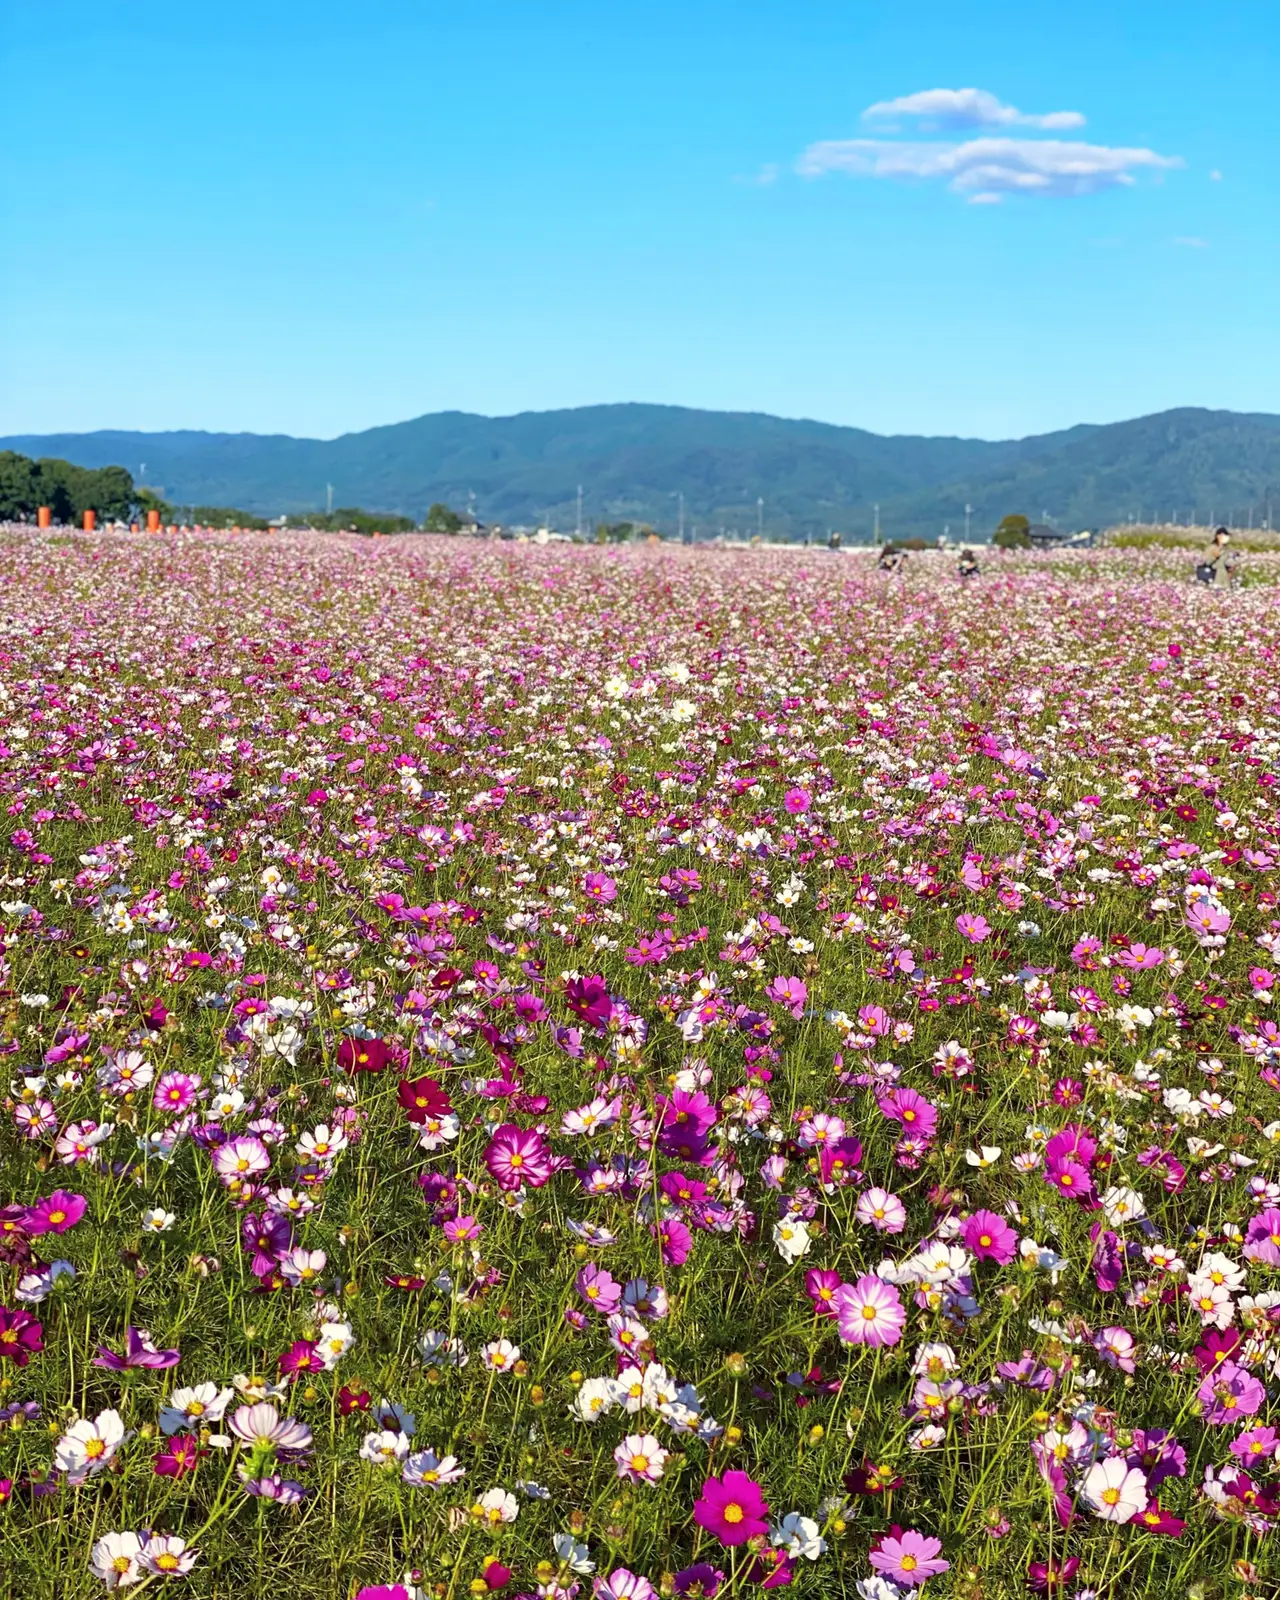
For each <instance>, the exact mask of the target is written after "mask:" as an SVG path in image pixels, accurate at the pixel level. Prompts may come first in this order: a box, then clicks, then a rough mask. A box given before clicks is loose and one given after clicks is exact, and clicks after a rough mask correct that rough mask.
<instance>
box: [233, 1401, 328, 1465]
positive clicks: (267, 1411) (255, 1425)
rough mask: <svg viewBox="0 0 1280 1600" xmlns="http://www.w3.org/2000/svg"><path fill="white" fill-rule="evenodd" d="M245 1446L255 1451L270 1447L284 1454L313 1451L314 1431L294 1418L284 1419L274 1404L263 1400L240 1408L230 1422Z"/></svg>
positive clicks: (234, 1432)
mask: <svg viewBox="0 0 1280 1600" xmlns="http://www.w3.org/2000/svg"><path fill="white" fill-rule="evenodd" d="M227 1426H228V1427H229V1428H230V1430H231V1432H232V1433H233V1434H235V1436H236V1438H237V1439H239V1440H240V1441H241V1443H242V1444H246V1445H248V1446H249V1447H250V1448H251V1449H252V1448H255V1447H257V1448H260V1449H266V1448H267V1447H268V1446H270V1447H271V1448H273V1449H275V1450H278V1451H280V1452H282V1453H283V1454H286V1455H288V1454H296V1453H297V1452H299V1451H302V1450H309V1449H310V1448H311V1429H310V1428H309V1427H307V1425H306V1423H305V1422H298V1421H297V1420H296V1419H295V1418H293V1417H282V1416H281V1415H280V1413H279V1412H278V1411H277V1410H276V1408H275V1407H274V1406H273V1405H268V1404H267V1403H266V1402H265V1401H259V1402H258V1403H257V1404H256V1405H251V1406H240V1407H239V1408H238V1409H237V1410H236V1411H235V1412H234V1413H233V1414H232V1416H231V1418H230V1420H229V1421H228V1423H227Z"/></svg>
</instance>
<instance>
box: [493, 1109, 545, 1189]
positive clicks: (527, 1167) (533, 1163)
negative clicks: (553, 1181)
mask: <svg viewBox="0 0 1280 1600" xmlns="http://www.w3.org/2000/svg"><path fill="white" fill-rule="evenodd" d="M484 1164H485V1166H486V1167H488V1169H489V1172H490V1174H491V1175H492V1177H493V1180H494V1182H495V1183H496V1184H497V1185H498V1187H499V1188H500V1189H505V1190H507V1191H508V1192H509V1193H511V1192H514V1191H515V1190H516V1189H519V1188H520V1186H521V1185H522V1184H526V1183H527V1184H528V1185H529V1186H530V1188H533V1189H540V1188H541V1187H542V1185H543V1184H544V1183H546V1182H547V1180H548V1179H549V1178H550V1177H551V1174H552V1171H553V1168H552V1163H551V1152H550V1151H549V1150H548V1149H547V1145H546V1141H545V1140H544V1139H543V1137H542V1135H541V1134H540V1133H539V1132H538V1131H537V1129H536V1128H521V1127H519V1126H518V1125H517V1124H516V1123H514V1122H504V1123H503V1124H502V1126H501V1127H500V1128H496V1129H495V1130H494V1134H493V1137H492V1138H491V1139H490V1140H489V1143H488V1146H487V1148H486V1149H485V1153H484Z"/></svg>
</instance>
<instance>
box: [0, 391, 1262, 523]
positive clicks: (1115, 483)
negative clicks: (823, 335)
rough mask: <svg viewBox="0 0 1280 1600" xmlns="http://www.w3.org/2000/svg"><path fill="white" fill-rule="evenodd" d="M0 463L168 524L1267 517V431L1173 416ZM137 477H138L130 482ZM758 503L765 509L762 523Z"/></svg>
mask: <svg viewBox="0 0 1280 1600" xmlns="http://www.w3.org/2000/svg"><path fill="white" fill-rule="evenodd" d="M0 449H10V450H16V451H19V452H21V453H22V454H24V455H29V456H58V457H62V458H64V459H66V460H69V461H73V462H75V463H76V464H77V465H79V466H85V467H101V466H107V465H120V466H124V467H127V468H128V470H129V471H130V472H132V473H133V475H134V477H135V479H136V480H138V481H139V482H140V483H147V484H150V485H153V486H156V487H157V488H159V489H162V491H163V494H164V497H165V498H167V499H168V500H170V501H171V502H173V503H174V504H176V505H179V506H181V505H187V504H190V505H229V506H237V507H240V508H242V509H244V510H247V511H254V512H257V513H259V514H261V515H266V516H271V515H278V514H280V513H285V512H287V513H290V514H295V515H296V514H300V513H304V512H306V511H320V510H323V509H324V507H325V504H326V495H327V492H328V486H329V485H332V486H333V504H334V505H342V506H357V505H358V506H364V507H366V508H368V509H369V510H375V511H380V512H397V513H400V514H401V515H408V516H412V517H415V518H418V519H420V518H421V517H422V516H423V515H424V514H425V512H426V510H427V507H428V506H429V505H430V504H432V503H433V502H436V501H441V502H444V503H445V504H448V505H452V506H453V507H454V508H455V509H458V510H465V509H467V507H468V506H471V507H472V508H473V510H474V513H475V515H476V516H477V517H478V518H480V519H481V520H482V521H484V522H486V523H501V524H504V525H507V526H512V525H516V526H518V525H526V526H533V525H540V524H544V523H549V524H550V525H551V526H554V527H559V528H563V529H571V528H573V527H574V525H575V522H576V519H577V495H578V486H579V484H581V486H582V494H583V521H584V524H588V525H589V524H594V523H595V522H597V521H608V522H619V521H624V520H630V521H641V522H648V523H651V524H652V525H653V526H655V527H657V528H659V529H661V530H663V531H665V532H671V531H674V530H675V528H676V525H677V520H678V517H679V496H680V495H681V494H683V497H684V518H685V525H686V529H693V528H696V529H697V530H698V535H699V537H709V536H710V535H711V534H713V533H716V532H719V531H720V530H721V529H726V530H729V529H733V530H737V531H738V532H739V533H754V532H755V531H756V529H757V527H758V526H760V527H763V529H764V532H765V534H766V537H779V536H781V537H791V538H797V537H804V536H806V535H811V536H821V535H825V534H826V533H827V531H828V530H829V529H832V528H837V529H840V530H841V532H842V533H844V535H845V536H846V538H847V539H858V538H869V537H870V536H871V534H872V531H873V528H874V526H875V519H876V516H877V512H876V510H875V507H876V506H878V507H879V512H878V516H879V526H880V528H881V531H882V533H883V534H884V535H885V536H894V537H899V538H902V537H909V536H921V537H925V538H929V539H932V538H934V537H935V536H936V535H937V534H939V533H941V532H942V531H943V528H944V526H945V525H949V526H950V529H951V533H952V537H953V538H954V537H958V536H959V535H960V534H961V533H962V532H963V529H964V524H965V506H966V505H968V506H970V507H971V508H972V512H971V527H972V534H973V537H974V538H975V539H982V538H986V537H989V535H990V533H991V530H992V529H993V528H994V527H995V525H996V523H997V522H998V521H999V520H1000V518H1001V517H1003V516H1005V515H1006V514H1008V513H1011V512H1022V513H1024V514H1025V515H1027V516H1029V517H1030V518H1031V520H1032V521H1039V520H1046V521H1050V522H1053V523H1054V524H1055V525H1056V526H1058V527H1061V528H1063V529H1066V530H1075V529H1077V528H1084V527H1095V528H1096V527H1105V526H1109V525H1112V524H1115V523H1117V522H1124V521H1129V520H1134V519H1138V520H1146V521H1153V520H1160V521H1166V520H1173V519H1177V520H1183V521H1186V520H1198V521H1200V522H1207V521H1209V520H1210V519H1211V518H1213V519H1216V520H1227V519H1228V518H1231V519H1232V520H1233V521H1234V522H1235V523H1236V524H1237V525H1243V524H1244V523H1245V521H1246V517H1247V518H1248V519H1249V520H1250V521H1251V523H1253V524H1255V525H1260V524H1261V523H1262V522H1263V520H1264V518H1265V519H1270V517H1271V515H1272V513H1271V510H1270V503H1271V502H1272V501H1273V500H1274V501H1275V511H1276V513H1277V514H1280V416H1273V415H1269V414H1244V413H1237V412H1231V411H1208V410H1201V409H1196V408H1190V407H1188V408H1183V409H1179V410H1174V411H1164V412H1160V413H1158V414H1156V415H1153V416H1148V417H1138V418H1136V419H1134V420H1132V421H1129V422H1115V423H1107V424H1099V425H1091V424H1084V425H1081V426H1079V427H1074V428H1068V429H1066V430H1065V431H1063V432H1059V433H1048V434H1040V435H1037V436H1034V437H1030V438H1025V439H1011V440H1000V441H991V440H984V439H960V438H930V437H914V436H910V435H893V436H885V435H881V434H876V433H869V432H866V431H864V430H862V429H860V428H843V427H836V426H834V425H831V424H828V423H822V422H808V421H799V420H788V419H785V418H782V417H772V416H767V415H763V414H760V413H756V412H731V411H695V410H689V409H686V408H683V407H679V406H661V405H630V404H624V405H602V406H583V407H580V408H576V409H573V410H565V411H536V412H524V413H521V414H520V415H518V416H510V417H485V416H477V415H474V414H471V413H468V412H461V411H443V412H436V413H433V414H431V415H428V416H423V417H417V418H415V419H413V420H412V421H409V422H399V423H394V424H391V425H390V426H386V427H379V428H369V429H367V430H365V431H363V432H360V433H348V434H343V435H342V436H341V437H340V438H337V439H295V438H292V437H290V436H289V435H286V434H253V433H202V432H194V431H181V432H172V433H133V432H117V431H104V432H98V433H79V434H46V435H17V436H14V437H10V438H0ZM144 463H145V472H143V471H142V470H141V469H142V467H143V464H144ZM760 502H763V505H761V503H760Z"/></svg>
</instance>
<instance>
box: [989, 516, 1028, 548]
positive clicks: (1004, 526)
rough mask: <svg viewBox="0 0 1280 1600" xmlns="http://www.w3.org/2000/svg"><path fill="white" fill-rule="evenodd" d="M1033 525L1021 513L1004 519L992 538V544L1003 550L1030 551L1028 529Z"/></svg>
mask: <svg viewBox="0 0 1280 1600" xmlns="http://www.w3.org/2000/svg"><path fill="white" fill-rule="evenodd" d="M1030 526H1031V524H1030V523H1029V522H1028V521H1027V519H1026V517H1024V516H1023V515H1022V513H1021V512H1015V513H1013V515H1012V516H1008V517H1002V518H1001V521H1000V526H999V527H998V528H997V529H996V531H995V533H994V534H993V535H992V537H991V542H992V544H994V545H997V546H998V547H999V548H1000V549H1001V550H1029V549H1030V548H1031V537H1030V535H1029V534H1028V532H1027V529H1028V528H1029V527H1030Z"/></svg>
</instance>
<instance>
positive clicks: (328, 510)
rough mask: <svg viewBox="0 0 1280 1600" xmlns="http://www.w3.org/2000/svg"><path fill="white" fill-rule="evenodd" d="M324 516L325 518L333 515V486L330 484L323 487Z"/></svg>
mask: <svg viewBox="0 0 1280 1600" xmlns="http://www.w3.org/2000/svg"><path fill="white" fill-rule="evenodd" d="M324 514H325V516H327V517H331V516H332V515H333V485H332V484H331V483H326V484H325V486H324Z"/></svg>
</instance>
